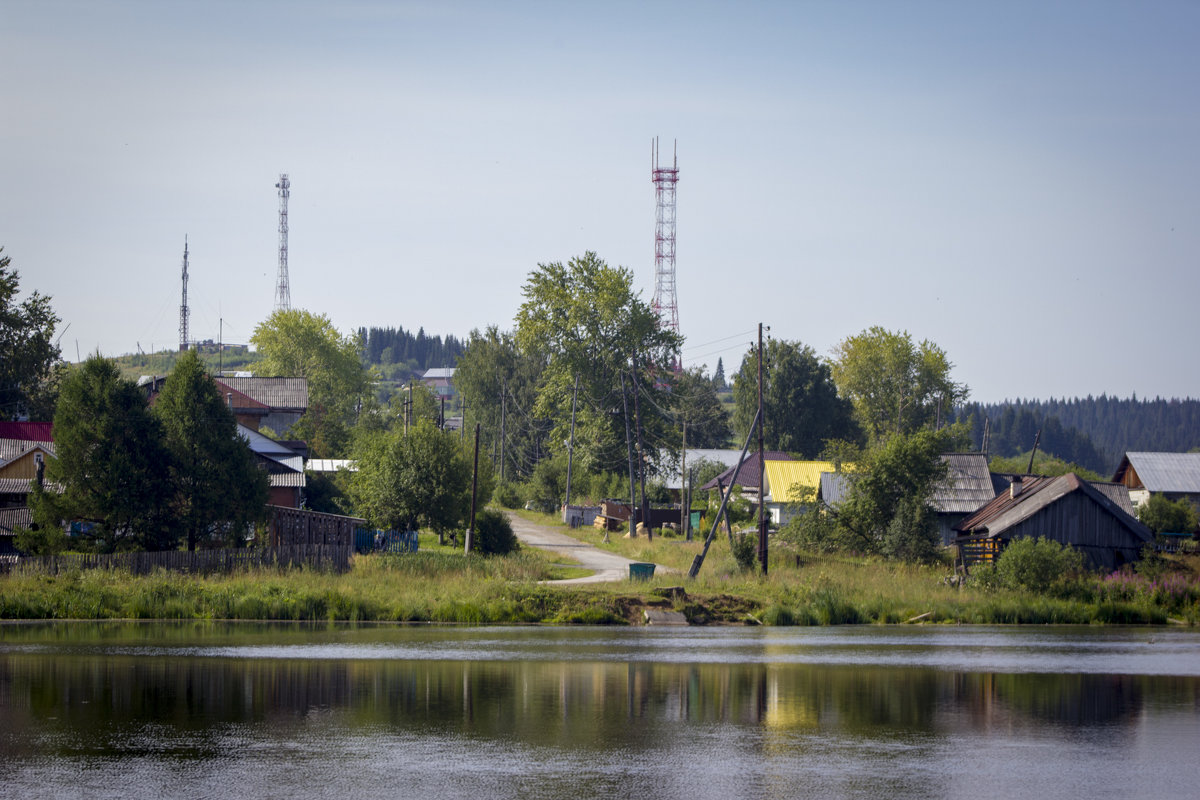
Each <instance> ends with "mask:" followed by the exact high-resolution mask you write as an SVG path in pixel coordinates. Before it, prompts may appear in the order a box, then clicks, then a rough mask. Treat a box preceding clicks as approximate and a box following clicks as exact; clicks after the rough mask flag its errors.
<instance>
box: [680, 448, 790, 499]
mask: <svg viewBox="0 0 1200 800" xmlns="http://www.w3.org/2000/svg"><path fill="white" fill-rule="evenodd" d="M741 452H742V451H741V450H739V451H738V454H739V455H740V454H741ZM763 459H764V460H766V461H791V460H792V457H791V456H789V455H788V454H787V453H784V452H783V451H781V450H767V451H766V452H764V453H763ZM736 462H737V459H736V458H734V463H735V464H736ZM761 473H762V467H761V466H760V465H759V463H758V451H757V450H756V451H754V452H751V453H747V454H746V460H745V461H743V462H742V468H741V469H740V470H738V472H737V475H736V476H735V475H734V474H733V467H730V468H729V469H727V470H725V471H724V472H722V473H721V474H720V475H718V476H717V477H715V478H713V479H712V480H711V481H709V482H708V483H706V484H704V485H703V486H701V487H700V489H701V491H709V490H710V489H716V488H717V487H718V486H721V487H724V486H728V485H729V484H730V483H731V482H732V483H734V484H736V485H738V486H741V487H742V488H743V489H748V488H753V489H755V490H757V489H758V478H759V475H760V474H761Z"/></svg>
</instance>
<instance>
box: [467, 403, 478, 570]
mask: <svg viewBox="0 0 1200 800" xmlns="http://www.w3.org/2000/svg"><path fill="white" fill-rule="evenodd" d="M478 490H479V423H478V422H476V423H475V466H474V467H472V469H471V524H470V525H468V526H467V535H466V540H467V541H466V550H465V551H464V553H465V554H466V555H470V554H471V548H472V547H473V546H474V544H475V494H476V492H477V491H478Z"/></svg>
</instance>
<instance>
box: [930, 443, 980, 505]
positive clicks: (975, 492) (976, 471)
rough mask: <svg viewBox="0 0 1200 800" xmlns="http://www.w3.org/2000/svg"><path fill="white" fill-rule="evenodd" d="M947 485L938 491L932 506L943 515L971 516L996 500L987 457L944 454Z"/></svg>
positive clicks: (938, 486)
mask: <svg viewBox="0 0 1200 800" xmlns="http://www.w3.org/2000/svg"><path fill="white" fill-rule="evenodd" d="M941 458H942V461H944V462H945V463H946V481H945V482H944V483H941V484H938V485H937V486H936V487H934V490H933V497H932V498H931V504H932V505H933V507H934V508H935V509H937V511H938V513H940V514H970V513H971V512H972V511H975V510H976V509H978V508H980V507H981V506H983V505H984V504H986V503H988V502H989V501H991V499H992V498H993V497H995V496H996V489H995V486H993V484H992V473H991V471H990V470H989V469H988V462H987V455H986V454H984V453H944V454H943V455H942V456H941Z"/></svg>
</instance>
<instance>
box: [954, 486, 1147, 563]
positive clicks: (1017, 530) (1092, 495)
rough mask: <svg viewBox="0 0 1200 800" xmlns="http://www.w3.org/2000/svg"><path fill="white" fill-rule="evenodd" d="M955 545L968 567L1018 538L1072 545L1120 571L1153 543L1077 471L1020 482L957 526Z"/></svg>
mask: <svg viewBox="0 0 1200 800" xmlns="http://www.w3.org/2000/svg"><path fill="white" fill-rule="evenodd" d="M955 531H956V532H957V534H958V535H957V536H956V537H955V540H954V543H955V544H956V545H957V546H958V548H959V556H960V558H961V559H962V562H963V563H964V564H966V565H967V566H968V567H969V566H970V565H971V564H973V563H978V562H980V561H991V560H992V559H994V558H995V557H996V556H997V555H998V554H999V553H1000V552H1001V551H1002V550H1003V549H1004V547H1005V546H1006V545H1007V544H1008V543H1009V542H1011V541H1012V540H1013V539H1017V538H1020V537H1037V538H1044V539H1052V540H1054V541H1056V542H1059V543H1060V544H1069V545H1071V546H1072V547H1074V548H1076V549H1077V550H1079V551H1080V552H1082V553H1083V554H1084V556H1085V557H1086V558H1087V559H1088V560H1089V561H1090V562H1091V565H1092V566H1093V567H1099V568H1103V569H1116V568H1117V567H1120V566H1121V565H1122V564H1126V563H1129V562H1132V561H1136V560H1137V558H1138V557H1139V555H1140V554H1141V550H1142V548H1143V547H1144V546H1145V545H1146V544H1148V543H1150V542H1151V541H1153V539H1154V537H1153V535H1152V534H1151V533H1150V529H1149V528H1147V527H1146V526H1145V525H1143V524H1142V523H1140V522H1138V521H1137V520H1136V519H1134V517H1133V516H1132V515H1130V514H1129V513H1128V512H1127V511H1126V510H1125V509H1123V508H1122V507H1121V505H1120V504H1119V503H1117V502H1115V501H1114V500H1113V499H1112V498H1111V497H1110V496H1109V493H1108V492H1106V491H1103V490H1101V489H1100V488H1097V487H1096V486H1093V485H1092V484H1090V483H1088V482H1087V481H1085V480H1083V479H1081V478H1080V477H1079V476H1077V475H1075V474H1074V473H1068V474H1066V475H1060V476H1058V477H1055V478H1041V477H1027V478H1020V477H1018V478H1015V479H1014V480H1013V482H1012V485H1011V486H1010V488H1009V491H1007V492H1004V493H1003V494H1001V495H999V496H998V497H996V498H995V499H993V500H992V501H991V502H990V503H988V504H987V505H985V506H984V507H983V508H981V509H979V510H978V511H976V512H975V513H974V514H972V515H971V516H969V517H967V518H966V519H965V520H963V521H962V522H960V523H959V524H958V525H956V526H955Z"/></svg>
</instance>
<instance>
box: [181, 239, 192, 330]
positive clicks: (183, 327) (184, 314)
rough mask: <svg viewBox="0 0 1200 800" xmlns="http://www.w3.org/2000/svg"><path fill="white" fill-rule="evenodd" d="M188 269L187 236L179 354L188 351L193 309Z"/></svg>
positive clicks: (184, 241)
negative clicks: (189, 293) (191, 306)
mask: <svg viewBox="0 0 1200 800" xmlns="http://www.w3.org/2000/svg"><path fill="white" fill-rule="evenodd" d="M187 268H188V245H187V235H186V234H184V237H183V299H182V300H181V301H180V303H179V352H181V353H182V352H184V351H185V350H187V349H188V317H189V316H190V315H191V313H192V312H191V309H189V308H188V302H187V278H188V276H187Z"/></svg>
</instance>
